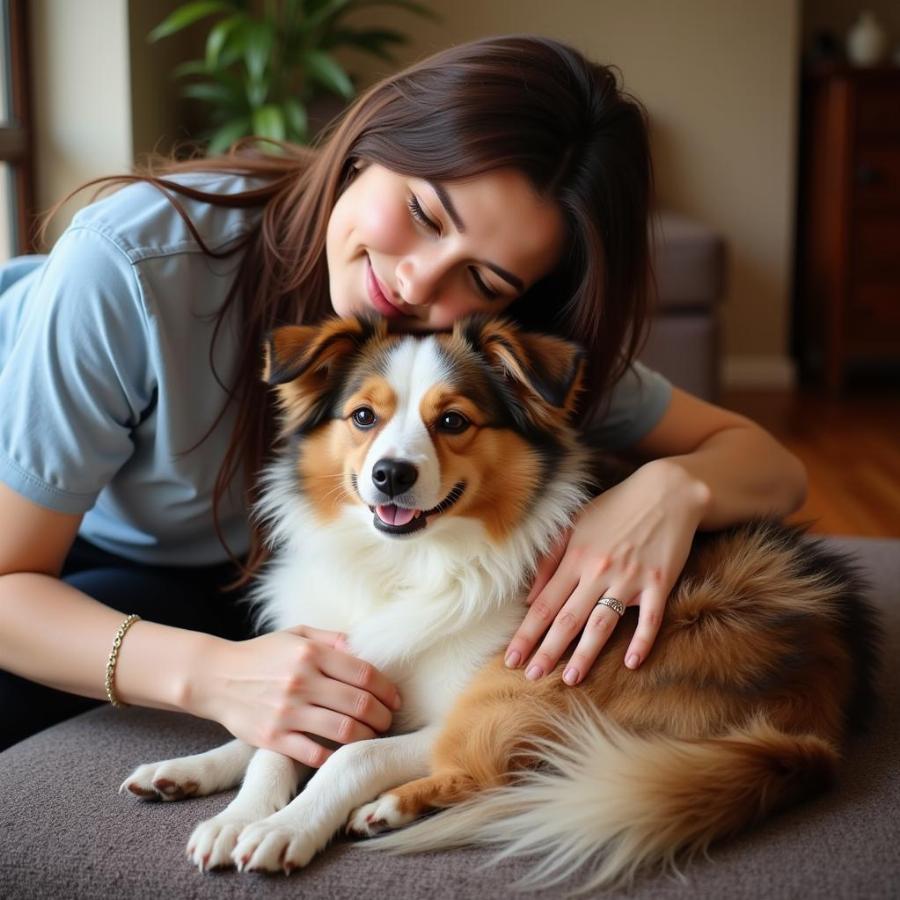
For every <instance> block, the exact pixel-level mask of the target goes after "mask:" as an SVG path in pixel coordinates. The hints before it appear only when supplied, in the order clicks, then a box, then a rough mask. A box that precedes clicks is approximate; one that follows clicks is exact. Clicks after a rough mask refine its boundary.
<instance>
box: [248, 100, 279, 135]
mask: <svg viewBox="0 0 900 900" xmlns="http://www.w3.org/2000/svg"><path fill="white" fill-rule="evenodd" d="M253 133H254V134H255V135H256V136H257V137H264V138H272V140H275V141H283V140H284V115H283V113H282V112H281V108H280V107H278V106H276V105H275V104H274V103H269V104H267V105H266V106H261V107H260V108H259V109H256V110H254V111H253Z"/></svg>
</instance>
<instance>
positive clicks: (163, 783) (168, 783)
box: [153, 778, 200, 800]
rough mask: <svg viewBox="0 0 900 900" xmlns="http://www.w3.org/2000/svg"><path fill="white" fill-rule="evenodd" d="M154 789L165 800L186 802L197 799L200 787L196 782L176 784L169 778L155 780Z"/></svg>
mask: <svg viewBox="0 0 900 900" xmlns="http://www.w3.org/2000/svg"><path fill="white" fill-rule="evenodd" d="M153 787H154V788H155V789H156V790H157V791H158V792H159V794H160V795H161V796H162V797H163V799H165V800H186V799H187V798H188V797H196V796H197V793H198V792H199V790H200V785H199V784H197V782H196V781H189V780H187V781H183V782H180V783H179V782H175V781H172V780H171V779H169V778H154V779H153Z"/></svg>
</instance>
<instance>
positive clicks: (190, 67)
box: [172, 59, 209, 78]
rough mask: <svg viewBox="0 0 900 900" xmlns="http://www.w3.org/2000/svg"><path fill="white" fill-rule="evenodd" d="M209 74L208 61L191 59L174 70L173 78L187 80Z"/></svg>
mask: <svg viewBox="0 0 900 900" xmlns="http://www.w3.org/2000/svg"><path fill="white" fill-rule="evenodd" d="M208 74H209V69H207V68H206V60H203V59H191V60H188V61H187V62H183V63H180V64H179V65H177V66H175V68H174V69H172V78H187V77H188V76H189V75H208Z"/></svg>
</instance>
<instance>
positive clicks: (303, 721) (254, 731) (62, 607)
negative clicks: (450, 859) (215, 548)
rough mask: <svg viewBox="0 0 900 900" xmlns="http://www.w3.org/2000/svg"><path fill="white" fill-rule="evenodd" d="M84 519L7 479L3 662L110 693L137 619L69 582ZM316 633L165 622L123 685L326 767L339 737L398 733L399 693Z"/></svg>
mask: <svg viewBox="0 0 900 900" xmlns="http://www.w3.org/2000/svg"><path fill="white" fill-rule="evenodd" d="M80 519H81V517H80V516H72V515H64V514H62V513H58V512H54V511H52V510H48V509H45V508H43V507H41V506H38V505H37V504H34V503H32V502H31V501H29V500H27V499H25V498H24V497H21V496H20V495H19V494H17V493H16V492H14V491H12V490H11V489H10V488H8V487H6V486H5V485H3V484H2V483H0V668H3V669H7V670H8V671H10V672H14V673H15V674H17V675H20V676H22V677H24V678H28V679H30V680H32V681H37V682H40V683H41V684H45V685H48V686H50V687H55V688H58V689H59V690H64V691H68V692H70V693H75V694H80V695H82V696H85V697H94V698H97V699H105V698H106V689H105V678H106V661H107V658H108V656H109V652H110V650H111V648H112V642H113V637H114V636H115V634H116V631H117V629H118V627H119V625H121V623H122V621H123V619H124V618H125V613H127V612H130V610H128V608H127V604H128V599H127V597H123V598H122V609H121V610H114V609H111V608H109V607H107V606H104V605H103V604H101V603H98V602H97V601H96V600H93V599H92V598H90V597H88V596H86V595H85V594H83V593H82V592H81V591H78V590H76V589H75V588H73V587H71V586H70V585H68V584H66V583H65V582H63V581H60V580H59V573H60V571H61V570H62V566H63V563H64V561H65V558H66V556H67V554H68V552H69V549H70V547H71V545H72V542H73V540H74V538H75V534H76V532H77V530H78V526H79V523H80ZM339 637H340V636H339V635H338V634H336V633H333V632H323V631H318V630H314V629H308V628H297V629H293V630H291V631H280V632H275V633H272V634H267V635H263V636H262V637H259V638H254V639H252V640H249V641H240V642H233V641H226V640H223V639H221V638H216V637H213V636H210V635H207V634H201V633H198V632H193V631H188V630H186V629H182V628H172V627H170V626H167V625H161V624H158V623H155V622H148V621H139V622H137V623H136V624H135V625H133V626H132V627H131V628H130V629H129V631H128V633H127V635H126V637H125V639H124V641H123V643H122V647H121V650H120V652H119V658H118V663H117V666H116V672H115V688H116V693H117V695H118V696H119V698H120V699H121V700H122V701H123V702H125V703H129V704H135V705H139V706H149V707H155V708H157V709H172V710H179V711H182V712H190V713H193V714H194V715H198V716H201V717H203V718H209V719H214V720H216V721H219V722H221V723H222V724H223V725H225V727H226V728H228V729H229V730H230V731H231V732H232V733H233V734H235V735H236V736H237V737H241V738H243V739H244V740H246V741H248V742H249V743H252V744H254V745H255V746H264V747H269V748H270V749H273V750H277V751H279V752H281V753H285V754H287V755H289V756H293V757H294V758H295V759H297V760H299V761H301V762H304V763H307V764H308V765H313V766H318V765H321V764H322V762H324V761H325V759H326V758H327V757H328V756H329V755H330V751H328V750H326V749H325V748H324V747H322V746H321V745H320V744H318V743H316V742H314V741H312V740H310V739H309V738H308V737H306V736H305V735H304V734H303V733H302V732H307V733H310V734H314V735H318V736H320V737H325V738H327V739H329V740H333V741H337V742H338V743H347V742H348V741H351V740H359V739H361V738H372V737H375V736H376V733H377V732H379V731H383V730H384V729H386V728H388V727H389V726H390V723H391V715H392V713H391V710H392V709H396V707H397V704H396V702H395V698H396V688H395V687H394V686H393V685H392V684H391V683H390V682H389V681H388V680H387V679H386V678H385V677H384V676H383V675H382V674H380V673H379V672H378V671H377V670H376V669H374V667H372V666H370V665H368V664H365V663H362V662H360V661H359V660H357V659H355V658H354V657H352V656H349V655H348V654H346V653H343V652H341V650H340V649H338V647H339Z"/></svg>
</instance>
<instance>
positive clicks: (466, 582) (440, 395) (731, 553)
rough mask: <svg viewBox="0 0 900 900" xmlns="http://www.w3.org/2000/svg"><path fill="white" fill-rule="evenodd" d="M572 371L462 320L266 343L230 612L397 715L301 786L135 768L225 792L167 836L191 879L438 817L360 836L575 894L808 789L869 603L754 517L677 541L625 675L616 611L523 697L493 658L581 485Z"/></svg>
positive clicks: (257, 763)
mask: <svg viewBox="0 0 900 900" xmlns="http://www.w3.org/2000/svg"><path fill="white" fill-rule="evenodd" d="M582 368H583V362H582V358H581V355H580V353H579V351H578V350H577V348H576V347H574V346H573V345H571V344H569V343H568V342H565V341H563V340H560V339H558V338H553V337H549V336H544V335H535V334H528V333H525V332H522V331H520V330H518V329H517V328H516V327H514V326H513V325H511V324H509V323H506V322H501V321H497V320H488V319H481V318H475V319H470V320H467V321H464V322H462V323H458V324H457V325H456V327H455V329H454V331H453V333H452V334H437V335H430V336H426V337H421V336H418V337H417V336H410V335H394V334H390V333H389V332H388V330H387V327H386V325H385V324H384V323H383V322H379V321H367V320H347V321H344V320H334V321H332V322H329V323H327V324H325V325H323V326H320V327H305V326H288V327H285V328H282V329H279V330H277V331H276V332H275V333H274V334H273V335H272V337H271V339H270V341H269V346H268V362H267V366H266V378H267V380H268V381H269V382H270V383H271V384H273V385H275V386H276V390H277V392H278V397H279V402H280V406H281V410H282V421H283V434H282V443H281V449H280V451H279V457H278V460H277V462H276V463H275V464H274V465H273V466H272V468H271V469H270V471H269V472H268V474H267V476H266V478H265V482H264V497H263V500H262V505H261V509H260V510H259V513H260V515H262V516H263V517H264V519H265V521H267V523H268V525H269V528H270V533H271V543H272V548H273V558H272V561H271V562H270V564H269V565H268V568H267V570H266V571H265V573H264V575H263V577H262V579H261V583H260V585H259V588H258V590H257V593H256V598H255V599H256V601H257V602H258V604H259V608H260V610H261V614H262V617H263V620H264V622H265V623H266V625H268V626H269V627H271V628H286V627H292V626H295V625H297V624H300V623H303V624H306V625H310V626H314V627H318V628H323V629H330V630H336V631H343V632H345V633H346V634H347V636H348V642H349V644H350V647H351V648H352V651H353V653H354V654H355V655H357V656H359V657H361V658H362V659H365V660H367V661H368V662H370V663H372V664H373V665H375V666H377V667H378V668H379V669H381V670H382V671H383V672H384V673H385V674H386V675H387V676H388V677H389V678H390V679H391V680H392V681H393V682H394V683H395V684H397V686H398V687H399V689H400V693H401V696H402V697H403V701H404V703H403V708H402V709H401V711H400V712H399V713H398V714H397V715H395V717H394V724H393V728H392V732H391V734H390V735H388V736H386V737H383V738H377V739H374V740H370V741H360V742H357V743H353V744H347V745H344V746H342V747H340V748H339V749H337V750H336V751H335V753H334V754H333V755H332V756H331V757H330V758H329V759H328V760H327V761H326V763H325V764H324V765H323V766H322V767H321V768H319V769H318V770H310V769H308V768H306V767H304V766H301V765H300V764H298V763H296V762H294V761H292V760H290V759H288V758H286V757H283V756H280V755H279V754H276V753H273V752H271V751H265V750H254V748H252V747H250V746H248V745H246V744H244V743H242V742H241V741H232V742H231V743H229V744H226V745H225V746H224V747H221V748H219V749H216V750H212V751H209V752H208V753H203V754H199V755H197V756H194V757H187V758H184V759H179V760H168V761H165V762H161V763H153V764H149V765H144V766H141V767H140V768H138V769H137V770H136V771H135V772H134V773H133V774H132V775H131V776H130V777H129V778H128V779H126V781H125V782H124V784H123V788H127V789H128V790H130V791H132V792H133V793H135V794H137V795H139V796H141V797H148V798H149V797H160V798H162V799H178V798H180V797H182V796H186V795H196V794H208V793H212V792H215V791H220V790H224V789H227V788H230V787H233V786H234V785H236V784H238V783H240V782H241V780H242V779H243V784H242V787H241V789H240V791H239V792H238V794H237V796H236V797H235V798H234V800H233V801H232V802H231V804H230V805H229V806H228V807H227V808H226V809H225V810H224V811H223V812H221V813H220V814H219V815H217V816H215V817H214V818H212V819H210V820H209V821H207V822H203V823H201V824H200V825H199V826H198V827H197V828H196V829H195V830H194V833H193V834H192V836H191V838H190V841H189V844H188V854H189V856H190V858H191V859H192V860H193V862H194V863H195V864H196V865H197V866H198V867H199V868H200V869H201V870H203V869H207V868H214V867H223V866H231V865H235V866H237V868H239V869H243V870H262V871H280V870H285V871H290V870H291V869H295V868H297V867H301V866H304V865H306V864H307V863H308V862H309V861H310V860H311V859H312V857H313V856H314V855H315V854H316V853H317V852H318V851H320V850H321V849H322V848H323V847H324V846H325V845H326V844H327V843H328V841H329V840H330V839H331V838H332V836H333V835H334V834H335V833H336V832H337V831H338V830H339V829H340V828H341V827H342V826H345V825H346V827H347V828H348V830H349V831H351V832H354V833H357V834H361V835H373V834H375V833H376V832H380V831H387V830H391V829H396V828H399V826H403V825H406V824H407V823H410V822H412V821H413V820H414V819H417V818H419V817H420V816H422V815H423V814H424V813H426V812H430V811H433V810H439V809H444V810H445V811H444V812H442V813H440V814H439V815H436V816H432V817H429V818H427V819H425V820H424V821H422V822H420V823H417V824H415V825H412V826H411V827H409V828H405V829H402V830H399V831H396V832H394V833H393V834H390V835H386V836H383V837H380V838H378V839H376V840H375V841H371V842H368V843H367V846H368V847H377V846H382V847H384V848H387V849H390V850H393V851H400V852H409V851H414V850H420V849H430V848H439V847H448V846H458V845H463V844H471V843H490V844H498V845H500V846H502V847H505V849H506V851H508V852H529V853H533V852H537V853H540V854H542V855H543V861H542V862H541V863H540V865H539V867H538V869H536V870H535V873H534V874H535V875H536V876H537V878H538V879H539V880H543V881H544V882H545V883H546V882H547V881H552V880H554V879H559V878H562V877H566V876H568V875H569V874H570V873H571V871H572V870H573V869H574V868H577V867H578V866H580V865H581V864H583V863H590V864H592V868H591V871H590V872H589V874H588V876H587V885H586V886H594V885H598V884H601V883H610V882H613V881H618V880H622V879H624V878H628V877H630V876H631V875H632V874H633V873H634V872H635V871H636V870H637V869H638V868H640V867H642V866H645V865H650V864H657V865H658V864H661V863H662V864H666V863H671V862H673V861H674V860H675V859H676V857H677V856H678V855H679V854H681V855H690V854H692V853H695V852H697V851H699V850H705V848H706V847H707V846H708V845H709V844H710V842H712V841H713V840H715V839H717V838H720V837H723V836H725V835H729V834H731V833H733V832H736V831H738V830H739V829H741V828H743V827H745V826H747V825H748V824H750V823H751V822H754V821H756V820H759V819H760V818H762V817H764V816H766V815H768V814H769V813H771V812H772V811H774V810H777V809H779V808H782V807H784V806H786V805H788V804H791V803H794V802H796V801H797V800H799V799H800V798H802V797H804V796H807V795H809V794H812V793H814V792H816V791H819V790H821V789H822V788H824V787H825V786H826V785H828V784H829V783H830V782H831V781H832V779H833V777H834V775H835V772H836V769H837V766H838V760H839V755H840V752H841V747H842V745H843V743H844V741H845V739H846V736H847V733H848V730H849V729H850V728H852V727H853V726H855V725H857V724H860V723H861V722H862V720H863V719H864V717H865V714H866V712H867V711H868V708H869V705H870V702H871V694H872V691H871V682H872V672H873V666H874V660H875V655H874V643H875V636H876V629H875V626H874V622H873V614H872V612H871V610H870V609H869V608H868V606H867V605H866V604H865V602H864V600H863V599H862V592H863V588H862V585H861V584H860V581H859V579H858V577H857V575H856V574H855V573H854V571H853V569H852V567H851V566H850V565H848V563H847V562H846V561H845V560H842V559H840V558H838V557H836V556H834V555H832V554H828V553H826V552H825V551H824V550H823V549H822V548H821V547H820V546H817V545H814V544H812V543H811V542H809V541H806V540H804V539H802V538H801V535H800V534H799V533H798V532H797V531H796V530H791V529H788V528H785V527H783V526H781V525H778V524H776V523H770V522H768V523H765V522H761V523H754V524H751V525H747V526H744V527H740V528H735V529H731V530H729V531H726V532H723V533H720V534H716V535H700V536H698V538H697V540H696V541H695V546H694V549H693V551H692V553H691V556H690V558H689V560H688V563H687V566H686V568H685V570H684V573H683V574H682V576H681V577H680V579H679V581H678V584H677V585H676V587H675V589H674V591H673V593H672V595H671V597H670V599H669V602H668V605H667V609H666V615H665V619H664V622H663V625H662V628H661V630H660V632H659V635H658V637H657V639H656V643H655V645H654V649H653V652H652V654H651V656H650V658H649V659H648V660H647V661H646V662H645V663H644V665H643V666H642V667H641V668H640V669H638V670H637V671H630V670H628V669H626V668H625V667H624V666H623V665H622V664H621V659H622V657H623V655H624V649H625V646H626V642H627V641H628V640H629V637H630V634H631V633H632V632H633V629H634V619H633V617H634V615H635V612H634V611H633V610H629V611H628V612H627V613H626V615H625V617H624V618H625V621H623V622H622V623H621V624H620V625H619V626H618V628H617V629H616V631H615V633H614V634H613V636H612V638H611V639H610V641H609V645H608V647H607V649H606V650H605V651H604V653H603V654H602V655H601V658H600V660H599V661H598V662H597V663H596V664H595V665H594V667H593V669H592V671H591V672H590V674H589V675H588V677H587V678H586V679H585V680H584V681H583V682H582V684H581V685H579V686H578V687H576V688H570V687H567V686H565V685H564V684H563V683H562V677H561V673H562V670H563V668H564V667H563V666H562V665H560V666H559V667H558V668H557V669H556V670H555V671H554V672H552V673H551V674H550V675H548V676H547V677H545V678H543V679H542V680H540V681H537V682H530V681H527V680H526V679H525V678H524V676H523V675H522V673H521V672H519V671H510V670H507V669H506V668H504V665H503V662H502V657H501V653H502V650H503V648H504V647H505V646H506V644H507V642H508V641H509V639H510V638H511V636H512V634H513V633H514V631H515V629H516V628H517V626H518V624H519V623H520V622H521V619H522V617H523V614H524V607H523V605H522V599H523V597H524V595H525V593H526V592H527V588H528V584H529V580H530V578H531V576H532V575H533V572H534V570H535V566H536V563H537V560H538V559H539V558H540V556H541V554H542V553H544V552H546V551H547V550H548V549H549V548H550V546H551V545H552V543H553V541H554V538H555V537H556V536H557V535H558V534H559V532H560V530H561V529H563V528H564V527H565V526H566V525H568V524H569V523H570V522H571V520H572V518H573V516H574V515H575V514H576V513H577V512H578V510H579V509H580V507H581V506H582V505H583V504H584V503H585V502H586V500H587V499H588V498H589V497H590V496H592V493H593V492H594V491H595V490H596V485H595V477H594V473H595V471H596V467H595V462H596V461H595V459H594V454H593V453H592V452H590V451H588V450H587V448H586V447H585V446H584V445H583V443H582V442H581V441H580V439H579V436H578V433H577V432H576V430H575V428H574V426H573V424H572V422H571V419H572V416H573V411H574V409H575V403H576V397H577V393H578V391H579V388H580V382H581V374H582ZM310 776H311V777H310ZM307 779H308V781H307ZM304 781H307V783H306V785H305V787H304V788H303V790H302V791H301V792H300V793H299V794H297V795H296V797H295V796H294V795H295V793H296V791H297V789H298V786H299V785H301V784H303V782H304ZM292 798H293V799H292Z"/></svg>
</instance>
